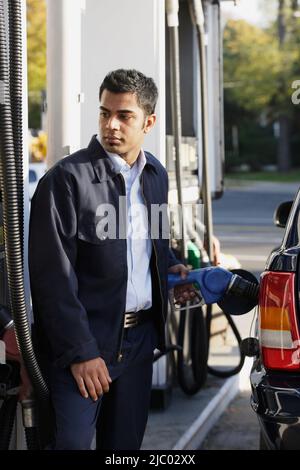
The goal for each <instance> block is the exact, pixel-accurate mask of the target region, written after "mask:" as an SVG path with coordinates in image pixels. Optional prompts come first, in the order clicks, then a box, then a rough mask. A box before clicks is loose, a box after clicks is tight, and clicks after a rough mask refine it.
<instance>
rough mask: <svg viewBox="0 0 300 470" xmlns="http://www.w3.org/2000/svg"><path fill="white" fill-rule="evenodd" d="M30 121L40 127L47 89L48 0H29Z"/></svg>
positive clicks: (33, 125) (34, 125)
mask: <svg viewBox="0 0 300 470" xmlns="http://www.w3.org/2000/svg"><path fill="white" fill-rule="evenodd" d="M27 54H28V91H29V121H30V126H31V127H38V121H39V114H40V104H41V99H42V97H41V93H42V91H43V90H45V89H46V1H45V0H27Z"/></svg>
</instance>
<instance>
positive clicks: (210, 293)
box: [168, 266, 259, 315]
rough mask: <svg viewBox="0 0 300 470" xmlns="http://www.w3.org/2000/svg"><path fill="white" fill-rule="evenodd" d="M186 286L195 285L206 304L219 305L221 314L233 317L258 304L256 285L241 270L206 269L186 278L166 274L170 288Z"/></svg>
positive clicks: (247, 274)
mask: <svg viewBox="0 0 300 470" xmlns="http://www.w3.org/2000/svg"><path fill="white" fill-rule="evenodd" d="M237 273H238V274H237ZM185 284H197V290H199V294H200V296H201V297H202V299H203V302H204V303H205V304H214V303H219V305H220V306H221V308H222V309H223V311H225V310H226V311H228V312H229V313H231V314H233V315H240V314H243V313H246V312H248V311H250V310H251V309H252V308H254V307H255V305H257V302H258V294H259V286H258V282H257V280H256V278H255V277H254V276H253V275H252V274H251V273H248V272H247V271H244V270H236V272H231V271H228V270H227V269H224V268H221V267H218V266H217V267H214V266H209V267H207V268H201V269H194V270H193V271H190V272H189V273H188V275H187V277H186V278H185V279H182V278H181V276H180V274H171V273H170V274H168V288H169V289H172V288H174V287H175V286H179V285H185Z"/></svg>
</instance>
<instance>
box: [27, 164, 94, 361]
mask: <svg viewBox="0 0 300 470" xmlns="http://www.w3.org/2000/svg"><path fill="white" fill-rule="evenodd" d="M72 178H73V176H72V175H71V174H70V173H69V172H67V171H66V170H65V169H64V168H63V167H62V166H61V165H56V166H55V167H53V168H52V169H51V170H50V171H48V173H47V174H46V175H45V176H44V177H43V178H42V179H41V180H40V182H39V184H38V187H37V189H36V192H35V194H34V197H33V199H32V201H31V214H30V225H29V272H30V286H31V295H32V305H33V313H34V318H35V321H37V322H38V324H39V327H40V328H42V331H43V334H45V335H46V337H47V340H48V341H49V344H50V348H51V353H52V354H51V355H52V360H54V364H55V365H56V366H58V367H62V368H64V367H67V366H69V365H70V364H72V363H73V362H81V361H84V360H89V359H93V358H95V357H98V356H99V350H98V346H97V343H96V340H95V338H94V337H93V335H92V334H91V331H90V328H89V323H88V318H87V312H86V310H85V308H84V307H83V305H82V303H81V302H80V300H79V298H78V280H77V276H76V272H75V265H76V256H77V214H76V202H75V192H74V189H73V190H72V184H73V185H74V182H73V181H72Z"/></svg>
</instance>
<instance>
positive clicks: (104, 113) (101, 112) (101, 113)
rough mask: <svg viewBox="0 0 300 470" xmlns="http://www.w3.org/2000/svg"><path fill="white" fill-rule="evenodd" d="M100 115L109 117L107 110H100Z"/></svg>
mask: <svg viewBox="0 0 300 470" xmlns="http://www.w3.org/2000/svg"><path fill="white" fill-rule="evenodd" d="M100 116H101V117H102V118H107V117H108V113H106V112H105V111H100Z"/></svg>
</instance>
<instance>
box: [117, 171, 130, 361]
mask: <svg viewBox="0 0 300 470" xmlns="http://www.w3.org/2000/svg"><path fill="white" fill-rule="evenodd" d="M120 177H121V181H122V184H123V189H124V195H125V197H126V185H125V180H124V176H123V175H122V173H120ZM126 243H127V241H126ZM127 281H128V275H127ZM119 337H120V340H119V344H118V349H117V351H118V353H117V362H121V361H122V359H123V353H122V344H123V338H124V318H123V317H122V325H121V331H120V335H119Z"/></svg>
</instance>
